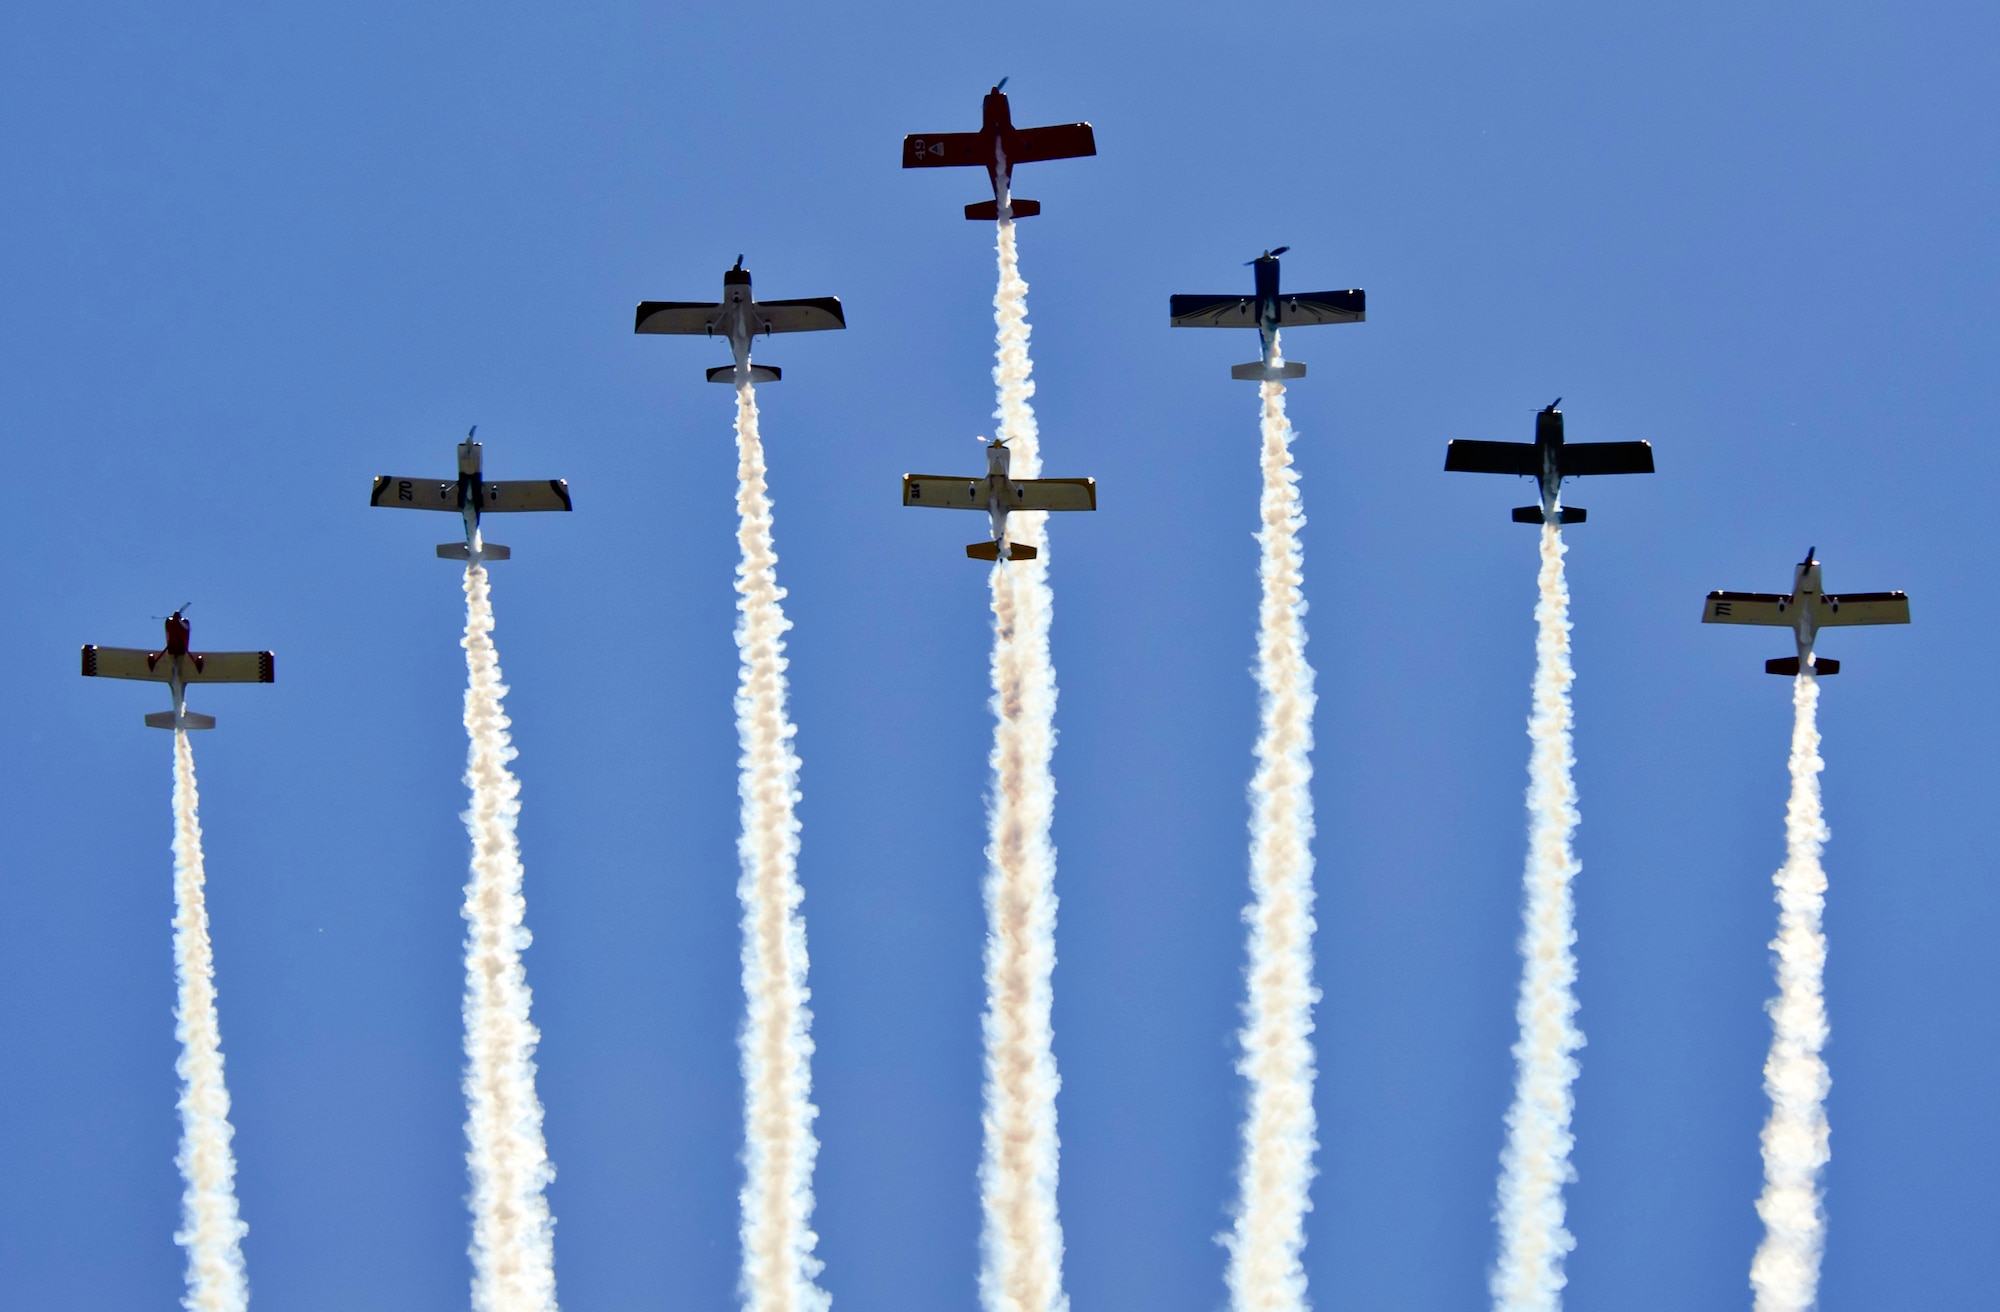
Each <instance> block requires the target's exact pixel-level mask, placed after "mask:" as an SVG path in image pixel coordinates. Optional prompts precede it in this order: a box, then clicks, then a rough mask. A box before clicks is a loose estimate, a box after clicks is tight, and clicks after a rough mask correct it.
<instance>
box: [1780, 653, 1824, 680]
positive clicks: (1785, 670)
mask: <svg viewBox="0 0 2000 1312" xmlns="http://www.w3.org/2000/svg"><path fill="white" fill-rule="evenodd" d="M1812 670H1813V673H1814V674H1815V675H1821V674H1838V673H1840V662H1839V661H1837V660H1834V659H1833V658H1832V657H1830V656H1815V657H1813V666H1812ZM1764 673H1766V674H1782V675H1785V676H1787V677H1789V678H1797V677H1798V673H1799V658H1798V657H1796V656H1782V657H1780V658H1778V659H1777V660H1773V661H1765V662H1764Z"/></svg>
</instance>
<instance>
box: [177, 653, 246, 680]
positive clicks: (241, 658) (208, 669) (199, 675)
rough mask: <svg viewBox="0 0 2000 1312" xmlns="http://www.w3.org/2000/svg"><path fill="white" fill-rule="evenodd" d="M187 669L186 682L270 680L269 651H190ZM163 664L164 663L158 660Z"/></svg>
mask: <svg viewBox="0 0 2000 1312" xmlns="http://www.w3.org/2000/svg"><path fill="white" fill-rule="evenodd" d="M188 658H189V659H188V664H187V665H185V666H183V667H182V669H183V670H185V671H186V674H187V682H189V683H270V682H272V681H273V679H272V665H271V653H270V652H268V651H191V652H189V653H188ZM160 664H161V665H162V666H165V665H166V662H165V661H161V662H160Z"/></svg>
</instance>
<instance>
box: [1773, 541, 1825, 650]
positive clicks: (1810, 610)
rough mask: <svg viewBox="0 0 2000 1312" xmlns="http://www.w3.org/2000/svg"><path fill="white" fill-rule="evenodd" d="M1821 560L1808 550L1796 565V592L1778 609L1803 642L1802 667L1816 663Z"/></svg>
mask: <svg viewBox="0 0 2000 1312" xmlns="http://www.w3.org/2000/svg"><path fill="white" fill-rule="evenodd" d="M1819 604H1820V581H1819V562H1818V561H1817V560H1814V559H1813V558H1812V553H1811V552H1807V553H1806V558H1805V559H1804V560H1802V561H1800V562H1799V563H1798V564H1797V565H1794V566H1793V567H1792V595H1791V599H1790V600H1788V601H1781V602H1779V603H1778V613H1779V614H1781V615H1784V616H1785V617H1786V618H1787V619H1789V620H1791V622H1792V636H1793V638H1794V639H1795V640H1796V641H1797V642H1798V645H1799V668H1800V669H1802V670H1803V669H1805V668H1806V667H1808V666H1810V665H1811V664H1812V663H1813V659H1812V655H1813V644H1814V643H1815V642H1817V641H1818V640H1819Z"/></svg>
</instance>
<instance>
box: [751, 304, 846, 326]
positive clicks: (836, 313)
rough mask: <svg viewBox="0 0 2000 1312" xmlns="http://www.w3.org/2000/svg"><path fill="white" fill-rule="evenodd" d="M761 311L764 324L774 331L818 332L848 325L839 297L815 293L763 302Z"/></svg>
mask: <svg viewBox="0 0 2000 1312" xmlns="http://www.w3.org/2000/svg"><path fill="white" fill-rule="evenodd" d="M756 308H757V313H758V314H760V315H762V316H764V327H765V328H766V329H767V330H769V331H771V332H774V333H816V332H823V331H825V330H826V329H829V328H845V327H847V316H846V315H843V314H842V313H841V312H840V298H839V297H838V296H815V297H812V298H810V299H809V300H803V301H759V302H757V307H756Z"/></svg>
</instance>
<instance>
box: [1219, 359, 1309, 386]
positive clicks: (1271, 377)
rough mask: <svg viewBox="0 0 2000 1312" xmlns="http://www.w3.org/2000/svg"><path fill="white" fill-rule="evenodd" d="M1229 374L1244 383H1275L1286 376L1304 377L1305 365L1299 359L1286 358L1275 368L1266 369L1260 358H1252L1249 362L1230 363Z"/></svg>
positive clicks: (1286, 377)
mask: <svg viewBox="0 0 2000 1312" xmlns="http://www.w3.org/2000/svg"><path fill="white" fill-rule="evenodd" d="M1229 376H1230V377H1231V378H1234V379H1236V380H1237V381H1239V382H1245V383H1262V382H1274V383H1275V382H1283V381H1285V380H1286V379H1288V378H1304V377H1305V376H1306V367H1305V365H1304V364H1303V363H1301V362H1300V361H1297V360H1287V361H1285V362H1284V363H1283V364H1281V365H1279V366H1278V367H1277V368H1276V369H1266V368H1265V367H1264V362H1263V361H1262V360H1252V361H1251V362H1250V363H1249V364H1232V365H1230V366H1229Z"/></svg>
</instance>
